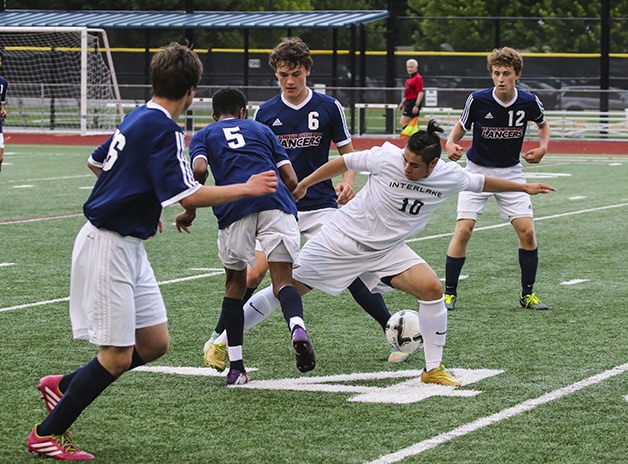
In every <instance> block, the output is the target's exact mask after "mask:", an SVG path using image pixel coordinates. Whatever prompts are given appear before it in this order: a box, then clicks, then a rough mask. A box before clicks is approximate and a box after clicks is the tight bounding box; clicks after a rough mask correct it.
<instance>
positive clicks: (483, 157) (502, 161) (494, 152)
mask: <svg viewBox="0 0 628 464" xmlns="http://www.w3.org/2000/svg"><path fill="white" fill-rule="evenodd" d="M528 121H534V122H535V123H537V124H542V123H543V122H545V113H544V111H543V105H542V104H541V102H540V101H539V99H538V98H537V97H536V95H533V94H531V93H529V92H525V91H523V90H521V89H515V98H514V99H513V100H512V101H511V102H510V103H507V104H504V103H502V102H501V101H500V100H499V99H498V98H497V97H496V96H495V95H494V89H493V88H490V89H484V90H478V91H477V92H473V93H472V94H471V95H469V98H468V99H467V103H466V104H465V106H464V111H463V113H462V116H461V117H460V124H462V127H463V128H464V130H465V131H469V130H470V129H471V126H473V145H472V146H471V148H470V149H469V151H468V152H467V158H468V159H469V160H471V161H473V162H474V163H476V164H479V165H480V166H491V167H502V168H505V167H509V166H513V165H515V164H517V163H519V154H520V153H521V147H522V145H523V139H524V137H525V134H526V128H527V126H528Z"/></svg>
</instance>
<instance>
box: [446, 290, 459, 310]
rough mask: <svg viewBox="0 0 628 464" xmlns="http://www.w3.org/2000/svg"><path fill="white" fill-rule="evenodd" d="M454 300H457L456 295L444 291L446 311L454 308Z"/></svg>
mask: <svg viewBox="0 0 628 464" xmlns="http://www.w3.org/2000/svg"><path fill="white" fill-rule="evenodd" d="M456 300H458V297H457V296H456V295H452V294H448V293H445V308H447V310H448V311H451V310H453V309H455V308H456Z"/></svg>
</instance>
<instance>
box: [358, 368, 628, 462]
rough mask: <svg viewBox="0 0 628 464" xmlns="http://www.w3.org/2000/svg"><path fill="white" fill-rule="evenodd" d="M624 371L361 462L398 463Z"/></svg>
mask: <svg viewBox="0 0 628 464" xmlns="http://www.w3.org/2000/svg"><path fill="white" fill-rule="evenodd" d="M626 371H628V364H623V365H621V366H616V367H613V368H612V369H609V370H607V371H604V372H602V373H601V374H597V375H594V376H592V377H589V378H588V379H584V380H581V381H580V382H576V383H573V384H571V385H567V386H566V387H563V388H559V389H557V390H554V391H552V392H549V393H546V394H544V395H541V396H539V397H538V398H533V399H531V400H527V401H524V402H523V403H520V404H518V405H516V406H512V407H510V408H506V409H504V410H502V411H500V412H498V413H495V414H491V415H490V416H486V417H482V418H480V419H478V420H475V421H473V422H469V423H468V424H464V425H461V426H460V427H457V428H455V429H453V430H450V431H449V432H445V433H442V434H440V435H437V436H435V437H432V438H428V439H427V440H423V441H421V442H419V443H415V444H414V445H411V446H408V447H407V448H404V449H401V450H399V451H396V452H394V453H390V454H384V455H382V456H380V457H379V458H377V459H376V460H374V461H369V462H367V463H365V464H391V463H394V462H399V461H401V460H403V459H405V458H408V457H410V456H416V455H418V454H421V453H422V452H423V451H427V450H430V449H432V448H436V447H437V446H439V445H442V444H443V443H447V442H448V441H451V440H453V439H455V438H458V437H462V436H464V435H467V434H469V433H471V432H475V431H476V430H479V429H482V428H484V427H487V426H489V425H492V424H496V423H498V422H501V421H503V420H506V419H510V418H511V417H514V416H517V415H519V414H521V413H524V412H527V411H530V410H532V409H534V408H536V407H538V406H542V405H544V404H547V403H549V402H551V401H554V400H557V399H560V398H562V397H563V396H567V395H570V394H572V393H575V392H577V391H580V390H582V389H584V388H586V387H589V386H591V385H595V384H598V383H600V382H603V381H604V380H607V379H610V378H611V377H615V376H617V375H620V374H623V373H624V372H626Z"/></svg>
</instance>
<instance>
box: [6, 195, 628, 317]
mask: <svg viewBox="0 0 628 464" xmlns="http://www.w3.org/2000/svg"><path fill="white" fill-rule="evenodd" d="M624 206H628V203H619V204H617V205H608V206H600V207H598V208H589V209H583V210H580V211H571V212H568V213H561V214H553V215H551V216H544V217H540V218H534V220H535V221H542V220H544V219H555V218H560V217H565V216H573V215H575V214H584V213H591V212H595V211H602V210H605V209H612V208H622V207H624ZM82 215H83V214H82V213H78V214H66V215H62V216H50V217H44V218H32V219H20V220H15V221H4V222H0V225H3V224H17V223H24V222H35V221H47V220H50V219H60V218H68V217H76V216H82ZM506 226H510V223H507V222H505V223H502V224H495V225H492V226H485V227H477V228H475V229H474V230H476V231H477V230H489V229H497V228H499V227H506ZM452 235H453V233H452V232H449V233H447V234H438V235H429V236H426V237H417V238H412V239H408V240H406V243H412V242H419V241H423V240H430V239H432V238H442V237H451V236H452ZM215 275H218V274H217V273H210V274H200V275H197V276H190V277H183V278H181V279H173V280H171V281H168V282H164V284H165V283H176V282H184V281H187V280H194V279H202V278H204V277H213V276H215ZM67 299H68V298H63V299H60V300H48V301H40V302H37V303H29V304H26V305H18V306H10V307H7V308H0V312H3V311H10V310H13V309H22V308H30V307H32V306H41V305H46V304H49V303H57V302H59V301H65V300H67Z"/></svg>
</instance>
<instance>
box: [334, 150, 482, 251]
mask: <svg viewBox="0 0 628 464" xmlns="http://www.w3.org/2000/svg"><path fill="white" fill-rule="evenodd" d="M343 159H344V160H345V163H346V165H347V168H348V169H349V170H355V171H368V172H369V173H370V175H369V178H368V181H367V182H366V185H365V186H364V187H363V188H362V190H360V192H359V193H358V194H357V195H356V196H355V198H354V199H353V200H351V201H350V202H349V203H347V204H346V205H345V206H343V207H342V208H340V209H339V210H338V211H337V212H336V213H335V214H334V215H332V218H331V220H330V225H331V224H333V225H334V226H335V227H336V228H337V229H339V230H341V231H342V232H343V233H344V234H345V235H347V236H348V237H351V238H352V239H354V240H355V241H357V242H359V243H362V244H363V245H366V246H368V247H370V248H373V249H377V250H382V249H386V248H389V247H392V246H394V245H396V244H397V243H399V242H400V241H403V240H405V239H406V238H408V237H410V236H412V235H414V234H416V233H418V232H420V231H421V230H423V229H424V228H425V226H426V225H427V223H428V222H429V220H430V217H431V216H432V213H434V211H435V210H436V208H438V205H440V204H441V203H442V202H443V201H444V200H445V199H446V198H448V197H449V196H451V195H453V194H456V193H458V192H461V191H463V190H470V191H474V192H481V191H482V188H483V187H484V176H483V175H478V174H473V173H469V172H466V171H465V170H464V169H462V168H461V167H460V166H459V165H458V164H457V163H453V162H450V163H445V162H444V161H442V160H439V161H438V163H437V164H436V167H435V168H434V171H432V173H431V174H430V175H429V176H428V177H426V178H424V179H420V180H418V181H411V180H408V179H407V178H406V177H405V174H404V169H403V164H404V160H403V150H402V149H401V148H398V147H396V146H394V145H393V144H391V143H388V142H386V143H385V144H384V145H383V146H381V147H374V148H372V149H370V150H365V151H360V152H354V153H349V154H346V155H344V156H343Z"/></svg>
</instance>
